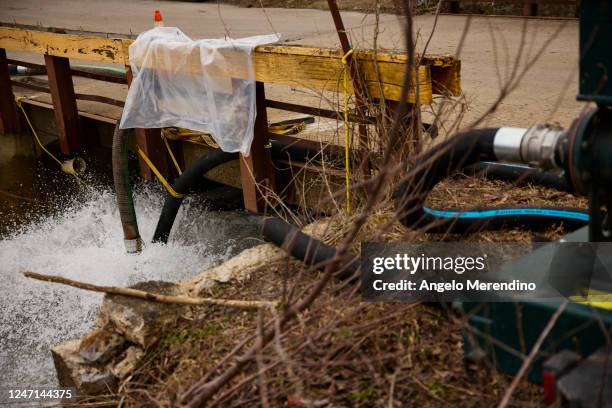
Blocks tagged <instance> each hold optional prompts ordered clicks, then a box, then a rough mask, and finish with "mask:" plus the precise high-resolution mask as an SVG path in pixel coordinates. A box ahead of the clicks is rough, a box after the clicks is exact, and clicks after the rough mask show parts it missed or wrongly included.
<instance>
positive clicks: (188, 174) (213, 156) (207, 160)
mask: <svg viewBox="0 0 612 408" xmlns="http://www.w3.org/2000/svg"><path fill="white" fill-rule="evenodd" d="M237 158H238V153H226V152H224V151H222V150H219V149H217V150H212V151H210V152H208V153H207V154H205V155H204V156H202V157H200V158H199V159H197V160H196V161H195V162H193V163H191V165H190V166H189V167H187V168H186V169H185V171H184V172H183V174H182V175H181V176H180V177H178V178H177V179H175V180H174V183H173V184H172V188H173V189H174V191H176V192H177V193H179V194H188V193H189V192H190V191H191V188H192V187H193V186H195V185H196V184H198V183H199V182H200V181H201V179H202V176H203V175H204V174H205V173H206V172H208V171H210V170H212V169H214V168H215V167H217V166H219V165H221V164H223V163H227V162H229V161H232V160H236V159H237ZM182 202H183V198H176V197H173V196H171V195H168V196H167V197H166V201H165V202H164V207H163V209H162V212H161V215H160V216H159V221H158V222H157V227H156V228H155V233H154V234H153V242H164V243H165V242H168V236H169V235H170V230H171V229H172V224H174V219H175V218H176V214H177V213H178V210H179V208H180V207H181V203H182Z"/></svg>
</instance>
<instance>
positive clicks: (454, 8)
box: [449, 1, 461, 14]
mask: <svg viewBox="0 0 612 408" xmlns="http://www.w3.org/2000/svg"><path fill="white" fill-rule="evenodd" d="M449 3H450V12H451V13H452V14H458V13H459V12H460V11H461V7H460V6H459V2H458V1H450V2H449Z"/></svg>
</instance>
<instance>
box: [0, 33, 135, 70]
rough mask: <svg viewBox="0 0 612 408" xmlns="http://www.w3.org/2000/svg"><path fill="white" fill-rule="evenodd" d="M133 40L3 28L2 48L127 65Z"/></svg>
mask: <svg viewBox="0 0 612 408" xmlns="http://www.w3.org/2000/svg"><path fill="white" fill-rule="evenodd" d="M130 43H131V40H127V39H114V38H103V37H89V36H81V35H75V34H57V33H50V32H45V31H34V30H24V29H21V28H10V27H1V28H0V48H5V49H7V50H12V51H27V52H33V53H36V54H48V55H51V56H55V57H64V58H78V59H82V60H87V61H98V62H111V63H115V64H121V65H125V63H124V62H125V61H127V59H128V58H127V55H128V54H127V47H128V46H129V44H130Z"/></svg>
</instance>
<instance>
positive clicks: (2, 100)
mask: <svg viewBox="0 0 612 408" xmlns="http://www.w3.org/2000/svg"><path fill="white" fill-rule="evenodd" d="M18 132H19V113H18V111H17V106H16V104H15V95H14V94H13V88H12V87H11V76H10V74H9V70H8V62H7V59H6V51H5V50H4V49H3V48H0V133H2V134H6V133H18Z"/></svg>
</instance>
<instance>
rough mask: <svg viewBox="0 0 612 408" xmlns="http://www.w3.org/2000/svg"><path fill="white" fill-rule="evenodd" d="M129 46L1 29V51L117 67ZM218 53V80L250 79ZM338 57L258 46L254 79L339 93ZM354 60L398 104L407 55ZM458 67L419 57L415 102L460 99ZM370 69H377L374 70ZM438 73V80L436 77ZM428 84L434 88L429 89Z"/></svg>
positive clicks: (374, 92)
mask: <svg viewBox="0 0 612 408" xmlns="http://www.w3.org/2000/svg"><path fill="white" fill-rule="evenodd" d="M131 43H132V40H128V39H123V38H115V39H113V38H103V37H95V36H81V35H74V34H58V33H50V32H42V31H33V30H25V29H22V28H9V27H0V48H6V49H7V50H12V51H26V52H34V53H47V54H49V55H54V56H61V57H66V58H78V59H83V60H89V61H100V62H111V63H115V64H121V65H128V64H129V57H128V51H129V50H128V47H129V45H130V44H131ZM223 54H224V55H223V56H224V58H225V59H226V61H227V64H226V67H229V71H224V72H223V75H226V76H229V77H232V78H247V77H248V76H249V71H248V69H247V68H246V67H244V64H239V63H234V62H235V61H238V60H240V56H239V55H238V54H236V53H235V52H233V51H232V50H227V51H223ZM342 56H343V52H342V50H338V49H331V48H313V47H302V46H288V45H264V46H259V47H257V48H256V49H255V51H254V53H253V60H254V67H255V78H256V80H257V81H260V82H265V83H270V84H279V85H288V86H293V87H299V88H307V89H313V90H315V91H318V92H320V91H339V90H340V89H339V83H340V78H341V74H342V70H343V66H342V62H341V59H342ZM353 57H354V59H355V61H359V69H360V72H361V73H362V75H363V78H364V80H365V84H364V86H365V89H366V91H367V94H368V95H370V96H371V97H373V98H379V99H383V97H384V99H387V100H398V98H399V96H400V94H401V87H402V83H403V82H402V79H403V72H404V68H403V67H404V64H405V63H406V55H404V54H401V53H391V52H384V53H383V52H379V53H377V54H374V53H373V52H371V51H359V52H356V53H355V54H354V55H353ZM153 61H155V59H153ZM457 62H458V61H457V60H455V59H454V58H453V57H451V56H424V57H423V58H422V59H421V64H422V65H421V66H420V67H419V69H418V79H419V86H420V103H422V104H429V103H431V101H432V93H434V92H440V91H441V90H445V92H446V91H447V90H450V92H451V94H452V95H455V96H457V95H459V93H460V84H459V83H458V80H459V79H460V78H459V75H458V73H456V75H449V74H448V73H447V72H446V71H455V70H457V69H458V68H459V66H458V65H457ZM137 63H138V62H137ZM375 64H376V65H378V69H376V66H375ZM155 65H157V64H155ZM185 65H186V67H185V70H186V71H189V70H192V69H193V70H196V69H197V70H199V69H200V56H199V51H198V50H197V48H196V49H194V52H193V53H192V55H189V57H188V58H187V62H186V64H185ZM153 67H155V66H153ZM191 67H192V68H191ZM434 67H435V68H436V70H435V72H434V71H433V68H434ZM211 73H213V72H211ZM441 73H442V74H443V75H439V74H441ZM377 74H378V76H377ZM415 75H416V74H415ZM438 75H439V78H438ZM379 82H380V84H379ZM432 82H433V83H437V84H438V85H439V86H437V87H436V88H434V87H432ZM380 85H382V93H383V95H380V93H381V92H380V89H381V86H380ZM349 92H351V93H354V90H353V86H352V85H351V86H350V87H349ZM414 99H415V94H414V92H411V93H410V95H409V98H408V101H409V102H414Z"/></svg>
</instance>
